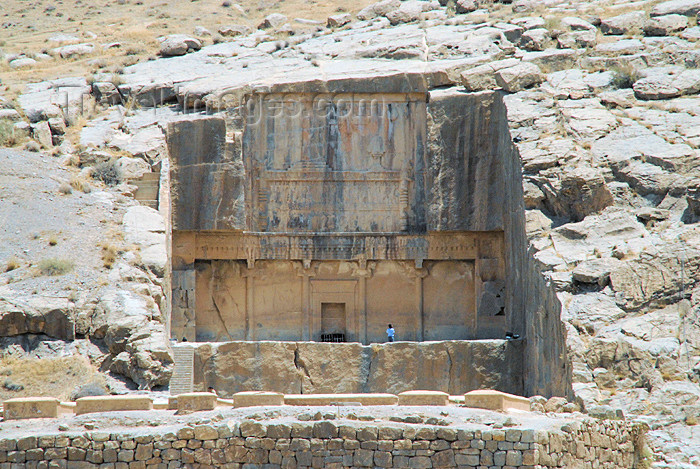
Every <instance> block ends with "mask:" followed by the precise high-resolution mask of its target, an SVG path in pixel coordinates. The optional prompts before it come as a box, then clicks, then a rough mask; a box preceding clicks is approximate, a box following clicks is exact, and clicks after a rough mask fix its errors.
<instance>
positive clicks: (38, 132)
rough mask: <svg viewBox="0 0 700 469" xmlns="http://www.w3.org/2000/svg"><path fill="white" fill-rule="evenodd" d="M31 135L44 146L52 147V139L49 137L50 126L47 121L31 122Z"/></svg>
mask: <svg viewBox="0 0 700 469" xmlns="http://www.w3.org/2000/svg"><path fill="white" fill-rule="evenodd" d="M32 136H33V137H34V139H35V140H36V141H37V142H39V143H40V144H41V145H42V146H43V147H44V148H51V147H53V139H52V137H51V128H50V127H49V124H48V122H37V123H36V124H32Z"/></svg>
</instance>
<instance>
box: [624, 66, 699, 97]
mask: <svg viewBox="0 0 700 469" xmlns="http://www.w3.org/2000/svg"><path fill="white" fill-rule="evenodd" d="M632 88H633V89H634V95H635V96H636V97H637V99H644V100H656V99H670V98H677V97H679V96H683V95H691V94H697V93H698V92H700V70H698V69H694V70H685V71H683V72H681V73H678V74H676V75H669V74H653V75H651V76H648V77H646V78H642V79H640V80H637V81H636V82H635V83H634V85H632Z"/></svg>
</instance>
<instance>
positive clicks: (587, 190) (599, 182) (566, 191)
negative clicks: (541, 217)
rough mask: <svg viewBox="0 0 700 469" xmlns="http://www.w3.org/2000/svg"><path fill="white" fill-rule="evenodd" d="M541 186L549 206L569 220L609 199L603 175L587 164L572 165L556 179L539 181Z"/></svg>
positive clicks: (600, 207)
mask: <svg viewBox="0 0 700 469" xmlns="http://www.w3.org/2000/svg"><path fill="white" fill-rule="evenodd" d="M541 189H542V191H543V192H544V195H545V197H546V205H547V206H548V207H549V209H550V210H551V211H552V212H554V213H555V214H556V215H559V216H564V217H568V218H570V219H571V220H573V221H580V220H583V219H584V218H585V217H586V216H588V215H590V214H593V213H597V212H600V211H601V210H603V209H604V208H606V207H608V206H610V205H612V203H613V197H612V194H611V193H610V190H609V189H608V188H607V186H606V184H605V180H604V179H603V177H602V176H601V175H600V174H599V173H598V172H597V171H595V170H593V169H589V168H576V169H574V170H572V171H571V172H567V173H565V174H564V175H563V176H562V179H560V180H557V181H548V183H547V184H543V185H541Z"/></svg>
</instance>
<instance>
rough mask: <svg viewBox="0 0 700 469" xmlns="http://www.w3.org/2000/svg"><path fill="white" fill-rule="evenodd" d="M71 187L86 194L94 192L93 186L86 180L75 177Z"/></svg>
mask: <svg viewBox="0 0 700 469" xmlns="http://www.w3.org/2000/svg"><path fill="white" fill-rule="evenodd" d="M70 186H71V187H72V188H73V189H75V190H76V191H81V192H83V193H85V194H89V193H90V192H92V186H91V185H90V183H89V182H87V181H86V180H85V179H83V178H80V177H73V178H71V180H70Z"/></svg>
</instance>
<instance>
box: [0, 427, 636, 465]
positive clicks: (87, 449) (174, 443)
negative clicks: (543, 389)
mask: <svg viewBox="0 0 700 469" xmlns="http://www.w3.org/2000/svg"><path fill="white" fill-rule="evenodd" d="M273 422H274V421H271V422H270V423H268V422H258V421H255V420H242V421H236V422H232V421H229V422H225V423H221V424H216V423H214V424H204V425H195V426H181V427H169V428H167V429H153V430H150V431H149V430H147V431H144V430H137V431H135V432H132V433H127V432H108V431H86V432H83V433H80V434H69V433H65V432H64V433H59V434H46V435H41V434H39V435H36V434H35V435H31V436H25V437H21V438H17V439H0V469H13V468H19V467H23V468H27V469H38V468H48V467H56V468H66V469H82V468H98V467H99V468H104V469H116V468H125V469H126V468H128V469H138V468H144V469H145V468H179V467H192V468H195V467H217V468H232V469H233V468H236V469H237V468H241V467H249V468H253V467H266V468H282V467H289V468H292V467H301V468H305V467H314V468H316V467H326V468H341V467H410V468H433V467H443V468H450V467H479V466H488V467H490V468H491V469H494V468H509V467H521V468H522V467H540V468H544V467H577V468H592V467H597V468H630V467H635V466H636V463H637V458H638V456H639V452H640V448H641V445H640V442H641V438H640V433H639V430H640V429H639V428H637V427H634V426H632V425H631V424H630V423H627V422H623V421H596V420H583V421H573V422H571V423H569V424H566V425H564V426H562V427H561V429H556V430H554V429H548V430H537V429H521V428H500V429H476V428H467V427H465V428H452V427H440V426H418V425H402V426H401V425H398V424H397V425H396V426H387V425H371V424H361V423H359V422H352V421H347V422H346V421H343V422H340V421H332V420H320V421H315V422H314V421H311V422H294V423H284V422H279V423H273ZM482 428H483V426H482Z"/></svg>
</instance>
